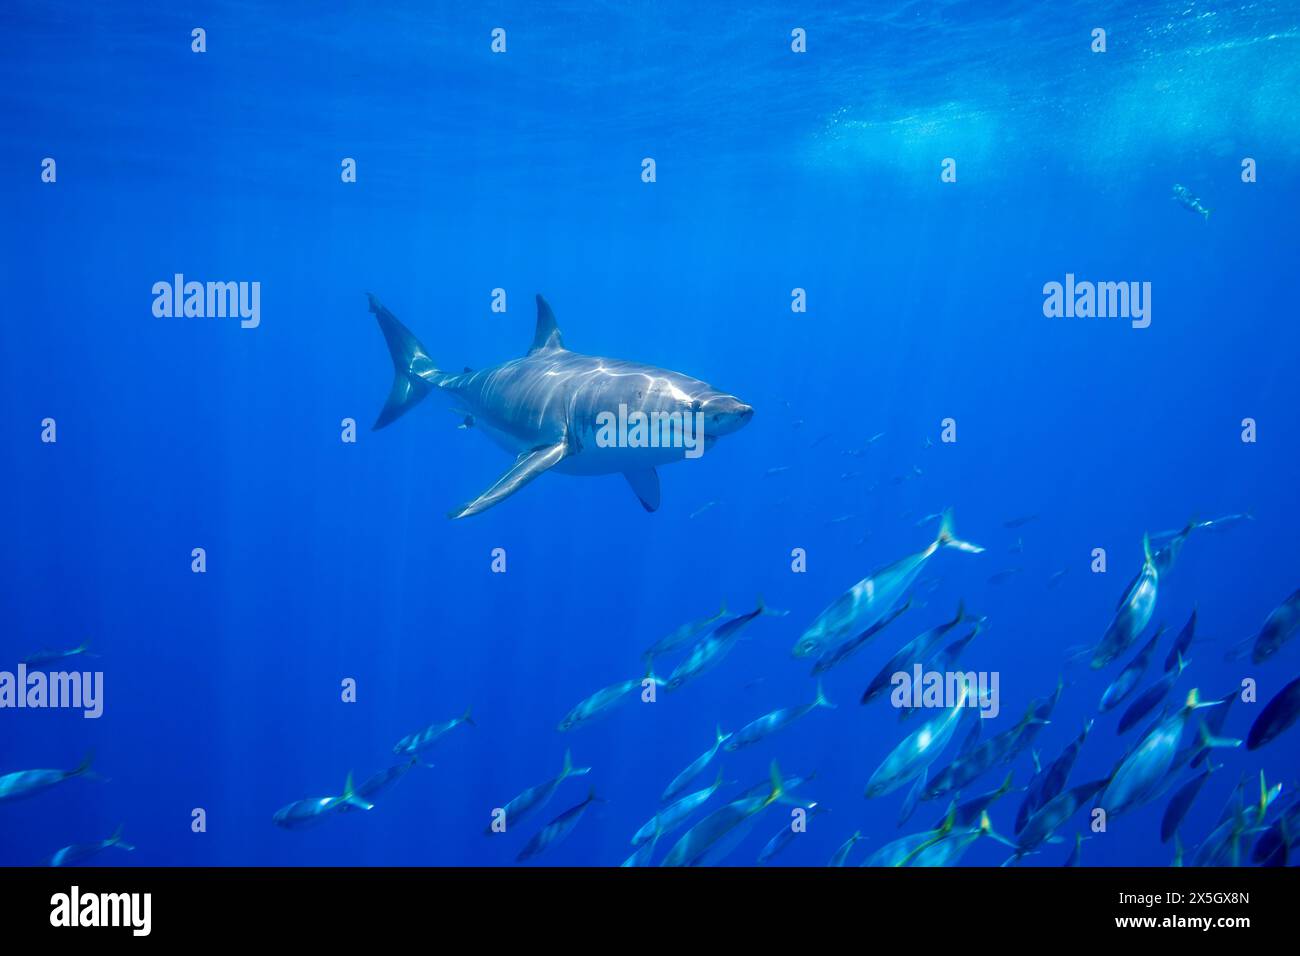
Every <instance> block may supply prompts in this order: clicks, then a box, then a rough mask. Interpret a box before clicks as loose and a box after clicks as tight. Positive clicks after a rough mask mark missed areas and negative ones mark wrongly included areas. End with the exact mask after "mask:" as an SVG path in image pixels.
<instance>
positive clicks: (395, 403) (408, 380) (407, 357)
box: [367, 293, 438, 430]
mask: <svg viewBox="0 0 1300 956" xmlns="http://www.w3.org/2000/svg"><path fill="white" fill-rule="evenodd" d="M367 296H369V298H370V311H371V312H373V313H374V314H375V318H376V319H378V320H379V331H381V332H383V333H384V341H386V342H387V343H388V353H389V354H390V355H391V356H392V357H393V389H392V391H390V392H389V393H388V401H387V402H386V403H385V404H384V408H383V411H381V412H380V413H379V418H378V419H376V420H375V424H374V428H375V429H376V430H378V429H380V428H383V427H384V426H385V425H391V424H392V423H393V422H395V421H397V419H399V418H401V417H402V415H404V414H405V413H406V412H407V411H409V410H410V409H412V408H414V407H415V406H416V405H418V404H419V402H420V399H422V398H424V396H426V395H428V394H429V392H431V391H433V386H434V384H435V379H436V377H437V375H438V368H437V366H435V365H434V364H433V359H431V358H429V356H428V355H427V354H426V353H425V351H424V346H423V345H421V344H420V340H419V339H417V338H416V337H415V336H414V335H412V334H411V330H410V329H408V328H407V327H406V326H404V325H403V324H402V323H401V322H399V321H397V316H395V315H393V313H391V312H389V311H388V310H387V309H386V308H384V306H383V304H382V303H380V301H379V300H378V299H376V298H375V297H374V296H373V295H370V294H369V293H367Z"/></svg>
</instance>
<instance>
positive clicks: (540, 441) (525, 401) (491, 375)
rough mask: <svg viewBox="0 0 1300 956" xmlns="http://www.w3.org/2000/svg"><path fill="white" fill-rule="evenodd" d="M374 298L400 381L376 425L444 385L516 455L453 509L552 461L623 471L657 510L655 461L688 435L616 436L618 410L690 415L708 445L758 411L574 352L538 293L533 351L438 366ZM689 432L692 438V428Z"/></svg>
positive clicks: (688, 381) (647, 371) (568, 468)
mask: <svg viewBox="0 0 1300 956" xmlns="http://www.w3.org/2000/svg"><path fill="white" fill-rule="evenodd" d="M369 299H370V311H371V312H373V313H374V315H375V318H376V319H378V321H379V328H380V331H382V332H383V334H384V340H385V341H386V342H387V343H388V352H389V354H390V355H391V356H392V358H393V369H394V376H393V388H392V391H391V392H389V395H388V402H387V403H386V404H385V405H384V407H383V410H382V411H380V413H379V418H378V419H377V420H376V421H375V424H374V428H375V429H376V430H378V429H380V428H384V427H385V426H387V425H391V424H392V423H393V422H394V421H396V420H397V419H398V418H400V417H401V416H402V415H404V414H405V413H406V412H408V411H410V410H411V409H412V408H413V407H414V406H415V405H416V404H418V403H419V402H420V401H421V400H422V399H423V398H424V397H425V396H426V395H428V394H430V393H431V392H435V391H436V392H440V393H442V394H443V395H445V396H447V397H448V398H449V399H451V401H452V403H453V407H454V409H455V410H456V411H457V412H459V413H461V414H463V415H464V416H465V417H464V424H465V425H466V426H473V427H475V428H480V429H482V430H483V431H484V432H486V433H487V434H488V435H489V436H490V437H491V438H492V439H493V441H495V442H496V443H497V444H498V445H500V446H501V447H502V448H504V449H505V450H506V451H508V452H510V453H511V454H512V455H514V456H515V461H514V464H512V465H511V466H510V467H509V468H508V469H506V472H505V474H503V475H502V476H501V477H500V478H498V479H497V480H496V483H495V484H493V485H492V486H491V487H490V488H488V489H487V491H485V492H483V493H482V494H481V495H479V496H478V497H477V498H475V499H474V500H473V501H470V502H469V503H467V504H465V505H462V506H461V507H459V508H456V509H453V510H452V511H451V512H450V513H449V517H451V518H466V517H468V516H470V515H475V514H478V513H479V512H481V511H486V510H487V509H488V508H491V507H492V506H493V505H495V504H497V503H499V502H501V501H504V500H505V499H506V498H508V497H510V496H511V495H512V494H514V493H515V492H516V491H518V490H519V489H520V488H522V487H524V485H526V484H528V483H529V482H530V481H532V480H533V479H534V478H536V477H537V476H538V475H540V474H542V473H543V472H545V471H550V470H554V471H558V472H561V473H563V474H569V475H609V474H615V473H622V474H623V475H624V476H626V478H627V481H628V484H630V485H631V486H632V490H633V491H634V492H635V493H636V496H637V498H638V499H640V501H641V504H642V505H643V506H644V507H645V509H646V511H654V510H656V509H657V508H658V507H659V473H658V472H657V471H655V468H656V467H657V466H658V465H666V464H668V463H670V462H674V461H680V460H681V459H682V458H684V457H694V456H693V455H689V454H688V451H689V449H688V447H686V446H683V445H682V444H681V443H677V444H675V445H674V444H673V443H671V442H669V443H665V444H659V445H658V446H657V447H646V446H636V445H637V443H636V442H632V443H628V442H621V441H617V442H611V441H610V440H609V436H610V428H609V422H610V421H611V419H612V418H616V419H618V420H620V421H625V420H627V419H628V418H631V417H632V415H633V413H635V412H641V413H643V414H644V416H645V418H646V419H649V420H653V421H661V422H669V421H673V420H675V421H677V422H678V423H682V422H686V423H687V424H686V426H685V427H686V428H687V429H690V428H692V427H698V429H699V430H701V431H702V432H703V434H702V435H700V436H698V438H697V441H699V442H702V447H703V448H709V447H711V446H712V445H713V443H714V442H716V441H717V440H718V439H719V438H720V437H722V436H723V435H729V434H731V433H732V432H734V431H737V430H738V429H740V428H743V427H744V426H745V425H746V424H747V423H748V422H749V420H750V419H751V418H752V417H753V415H754V409H753V408H751V407H750V406H749V405H746V404H745V403H744V402H742V401H741V400H740V399H738V398H736V396H734V395H729V394H727V393H726V392H720V391H718V390H717V389H715V388H713V387H712V386H711V385H708V384H706V383H705V382H701V381H700V380H699V379H695V378H691V377H690V376H689V375H683V374H682V373H680V372H673V371H670V370H668V369H662V368H656V367H655V366H653V365H642V364H641V363H639V362H628V361H624V360H623V359H611V358H601V357H600V356H597V355H583V354H581V353H579V352H570V351H569V350H568V349H566V348H565V347H564V340H563V338H562V337H561V335H560V329H559V326H557V325H556V322H555V313H554V312H552V311H551V307H550V306H549V305H548V304H547V303H546V300H545V299H543V298H542V297H541V296H540V295H539V296H538V297H537V329H536V331H535V333H534V335H533V344H532V347H531V348H529V350H528V352H527V354H526V355H524V356H523V357H521V358H516V359H511V360H510V361H508V362H502V363H501V364H500V365H495V366H493V367H491V368H485V369H480V370H478V371H471V370H469V369H466V370H465V371H464V372H463V373H451V372H445V371H442V370H441V369H439V368H438V367H437V366H436V365H435V364H434V362H433V359H431V358H429V355H428V353H427V352H426V351H425V350H424V346H423V345H421V344H420V342H419V340H418V339H417V338H416V337H415V336H414V335H412V334H411V331H410V330H409V329H407V328H406V326H404V325H402V323H401V322H399V321H398V320H397V317H396V316H394V315H393V313H392V312H389V311H388V309H386V308H384V306H383V305H382V304H381V303H380V302H379V300H378V299H376V298H375V297H374V296H373V295H370V296H369ZM673 415H676V418H675V419H672V418H671V416H673ZM688 416H689V418H688ZM679 437H682V436H680V435H679ZM685 437H686V438H687V440H688V441H689V439H690V433H689V431H688V432H687V434H686V436H685ZM634 446H636V447H634ZM701 450H702V449H701Z"/></svg>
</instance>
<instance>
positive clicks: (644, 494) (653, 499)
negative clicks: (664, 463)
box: [623, 468, 659, 511]
mask: <svg viewBox="0 0 1300 956" xmlns="http://www.w3.org/2000/svg"><path fill="white" fill-rule="evenodd" d="M623 475H624V476H625V477H626V478H627V483H628V484H629V485H631V486H632V491H633V492H634V493H635V494H636V496H637V497H638V498H640V499H641V507H643V508H645V510H646V511H658V510H659V472H657V471H655V470H654V469H653V468H642V469H641V470H639V471H625V472H623Z"/></svg>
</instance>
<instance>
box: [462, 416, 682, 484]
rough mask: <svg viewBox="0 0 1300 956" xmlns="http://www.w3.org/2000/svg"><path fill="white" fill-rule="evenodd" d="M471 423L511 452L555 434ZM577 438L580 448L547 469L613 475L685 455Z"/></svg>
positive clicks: (534, 445)
mask: <svg viewBox="0 0 1300 956" xmlns="http://www.w3.org/2000/svg"><path fill="white" fill-rule="evenodd" d="M475 427H476V428H478V429H479V430H480V431H482V432H483V433H484V434H485V435H486V436H487V437H488V438H490V439H491V440H492V441H493V442H494V443H495V444H497V445H498V446H500V447H501V448H503V449H505V450H506V451H507V452H509V453H510V454H511V455H513V456H518V455H521V454H523V453H524V452H526V451H532V450H533V449H534V448H537V447H539V446H542V445H548V444H551V443H552V442H554V441H556V439H557V437H558V436H555V435H552V434H550V433H549V432H547V431H540V430H539V431H538V432H537V433H536V434H534V435H532V436H526V435H520V434H518V433H517V432H514V431H507V430H505V429H502V428H498V427H496V426H495V425H493V424H492V422H491V421H486V420H483V419H476V420H475ZM578 442H579V444H580V446H581V451H579V452H578V453H577V454H573V455H569V456H567V457H565V458H564V460H563V461H561V462H559V463H558V464H557V465H555V466H554V467H553V468H551V471H557V472H560V473H562V474H566V475H614V474H620V473H623V472H628V471H640V470H642V469H645V468H654V467H657V466H658V465H667V464H671V463H672V462H675V461H681V460H683V459H684V458H686V450H685V449H684V448H628V447H621V446H618V445H614V446H609V447H602V446H601V445H600V444H598V443H597V442H596V440H595V436H594V435H591V434H588V435H583V436H579V437H578Z"/></svg>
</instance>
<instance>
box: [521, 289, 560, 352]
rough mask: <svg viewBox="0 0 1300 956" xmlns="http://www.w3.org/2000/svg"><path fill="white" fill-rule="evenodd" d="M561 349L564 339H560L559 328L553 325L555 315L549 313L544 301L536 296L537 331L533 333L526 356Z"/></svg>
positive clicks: (549, 308) (548, 306) (549, 309)
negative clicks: (531, 344)
mask: <svg viewBox="0 0 1300 956" xmlns="http://www.w3.org/2000/svg"><path fill="white" fill-rule="evenodd" d="M562 348H564V339H563V338H561V337H560V327H559V326H558V325H556V324H555V313H554V312H552V311H551V307H550V305H548V304H547V302H546V300H545V299H543V298H542V297H541V295H538V296H537V331H536V332H534V333H533V346H532V348H530V349H529V350H528V354H529V355H532V354H533V353H534V352H544V351H546V350H548V349H562Z"/></svg>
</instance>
